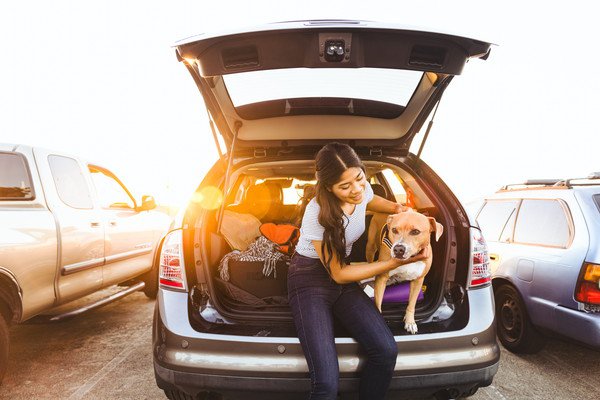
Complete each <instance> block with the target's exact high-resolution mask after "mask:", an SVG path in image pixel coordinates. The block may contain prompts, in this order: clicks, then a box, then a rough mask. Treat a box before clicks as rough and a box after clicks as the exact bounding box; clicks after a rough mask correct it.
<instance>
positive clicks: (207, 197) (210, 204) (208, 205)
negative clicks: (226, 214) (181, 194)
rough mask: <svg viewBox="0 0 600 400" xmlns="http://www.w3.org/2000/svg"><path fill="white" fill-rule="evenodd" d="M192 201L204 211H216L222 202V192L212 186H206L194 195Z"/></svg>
mask: <svg viewBox="0 0 600 400" xmlns="http://www.w3.org/2000/svg"><path fill="white" fill-rule="evenodd" d="M192 201H193V202H194V203H199V204H200V207H202V208H204V209H206V210H216V209H217V208H219V207H220V206H221V203H222V202H223V192H221V190H219V188H216V187H214V186H206V187H203V188H202V189H200V191H198V192H196V193H194V196H193V198H192Z"/></svg>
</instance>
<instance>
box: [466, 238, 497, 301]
mask: <svg viewBox="0 0 600 400" xmlns="http://www.w3.org/2000/svg"><path fill="white" fill-rule="evenodd" d="M470 232H471V260H470V261H469V263H470V265H469V267H470V268H469V289H472V288H476V287H482V286H487V285H489V284H490V282H491V281H492V272H491V271H490V259H489V256H488V248H487V244H486V243H485V240H484V239H483V235H482V234H481V231H480V230H479V229H477V228H471V230H470Z"/></svg>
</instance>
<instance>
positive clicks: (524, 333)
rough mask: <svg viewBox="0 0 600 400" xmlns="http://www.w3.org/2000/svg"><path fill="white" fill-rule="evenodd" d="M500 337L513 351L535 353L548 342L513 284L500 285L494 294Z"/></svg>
mask: <svg viewBox="0 0 600 400" xmlns="http://www.w3.org/2000/svg"><path fill="white" fill-rule="evenodd" d="M494 298H495V302H496V330H497V334H498V339H499V340H500V342H501V343H502V344H503V345H504V347H505V348H506V349H507V350H509V351H511V352H513V353H526V354H533V353H537V352H538V351H540V350H541V349H542V348H543V347H544V345H545V344H546V338H545V337H544V336H543V335H542V334H540V333H539V332H538V331H537V330H536V329H535V327H534V326H533V324H532V323H531V321H530V320H529V315H528V313H527V308H526V307H525V303H523V300H522V299H521V296H520V295H519V292H517V289H515V288H514V287H513V286H511V285H502V286H500V287H499V288H498V289H497V290H496V291H495V294H494Z"/></svg>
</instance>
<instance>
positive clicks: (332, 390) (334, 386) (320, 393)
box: [310, 377, 338, 400]
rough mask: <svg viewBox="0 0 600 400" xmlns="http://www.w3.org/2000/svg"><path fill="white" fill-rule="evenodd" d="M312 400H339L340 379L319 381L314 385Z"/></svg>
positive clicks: (329, 378)
mask: <svg viewBox="0 0 600 400" xmlns="http://www.w3.org/2000/svg"><path fill="white" fill-rule="evenodd" d="M310 394H311V396H310V398H311V399H334V400H335V399H337V395H338V378H335V379H333V378H332V377H328V378H325V379H320V380H317V381H316V382H314V383H313V385H312V390H311V393H310Z"/></svg>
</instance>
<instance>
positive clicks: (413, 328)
mask: <svg viewBox="0 0 600 400" xmlns="http://www.w3.org/2000/svg"><path fill="white" fill-rule="evenodd" d="M404 329H405V330H406V332H408V333H412V334H413V335H414V334H415V333H417V332H418V329H417V324H416V323H415V322H405V323H404Z"/></svg>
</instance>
